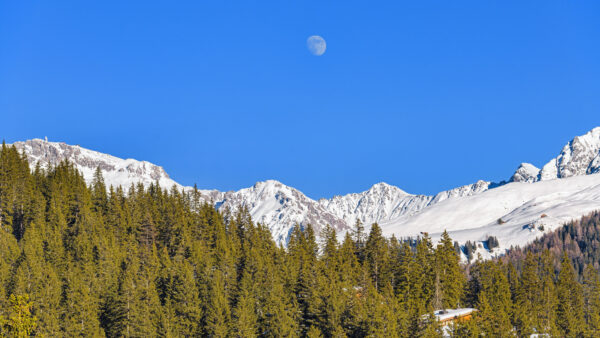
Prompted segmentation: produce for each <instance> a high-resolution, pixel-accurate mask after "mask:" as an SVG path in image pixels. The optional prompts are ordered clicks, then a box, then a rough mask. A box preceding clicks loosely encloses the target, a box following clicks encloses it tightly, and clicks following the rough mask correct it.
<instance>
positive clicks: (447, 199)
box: [15, 128, 600, 245]
mask: <svg viewBox="0 0 600 338" xmlns="http://www.w3.org/2000/svg"><path fill="white" fill-rule="evenodd" d="M15 146H16V147H17V148H19V149H20V150H22V151H24V153H25V154H26V155H27V157H28V159H29V161H30V163H32V164H35V163H39V164H41V165H43V166H53V165H56V164H58V163H60V162H61V161H63V160H69V161H71V162H72V163H74V165H75V166H76V167H77V168H78V169H79V170H80V171H81V172H82V174H83V176H84V177H85V179H86V180H87V181H88V182H91V180H92V178H93V175H94V172H95V170H96V168H100V169H101V170H102V173H103V175H104V179H105V181H106V183H107V185H113V186H117V185H121V186H123V187H125V188H127V187H129V186H131V185H132V184H137V183H142V184H144V185H146V186H147V185H150V184H151V183H158V184H159V185H160V186H161V187H162V188H164V189H171V188H172V187H173V186H175V187H176V188H177V189H181V190H187V191H189V190H191V189H192V188H191V187H184V186H182V185H180V184H178V183H177V182H175V181H174V180H172V179H171V178H169V176H168V175H167V173H166V172H165V170H164V169H163V168H162V167H160V166H157V165H154V164H152V163H149V162H145V161H137V160H133V159H120V158H117V157H114V156H110V155H107V154H103V153H99V152H96V151H92V150H88V149H85V148H81V147H79V146H71V145H67V144H65V143H55V142H47V141H43V140H39V139H34V140H29V141H25V142H16V143H15ZM596 172H600V128H595V129H593V130H592V131H590V132H589V133H587V134H585V135H583V136H579V137H575V138H574V139H573V140H572V141H571V142H569V143H568V144H567V145H566V146H565V147H564V148H563V150H562V152H561V153H560V155H559V156H558V157H556V158H555V159H553V160H551V161H550V162H548V164H546V165H545V166H544V167H543V168H542V169H541V170H540V169H538V168H536V167H535V166H533V165H531V164H529V163H522V164H521V165H520V166H519V168H518V169H517V171H516V172H515V173H514V175H513V176H512V177H511V178H510V182H527V183H534V182H538V181H546V180H552V179H558V178H567V177H572V176H584V175H588V174H593V173H596ZM507 185H510V186H514V185H512V184H510V183H509V184H505V183H504V182H503V183H501V184H494V183H491V182H487V181H481V180H480V181H477V182H476V183H473V184H469V185H465V186H462V187H458V188H454V189H451V190H447V191H442V192H440V193H438V194H436V195H434V196H428V195H413V194H409V193H407V192H405V191H403V190H402V189H400V188H398V187H395V186H392V185H389V184H386V183H377V184H375V185H373V186H372V187H371V188H370V189H368V190H366V191H363V192H360V193H352V194H347V195H344V196H334V197H333V198H329V199H325V198H323V199H320V200H318V201H315V200H313V199H311V198H309V197H307V196H306V195H304V194H303V193H302V192H300V191H299V190H297V189H294V188H292V187H289V186H286V185H284V184H282V183H281V182H277V181H273V180H269V181H265V182H258V183H256V184H255V185H254V186H252V187H250V188H246V189H241V190H238V191H228V192H221V191H218V190H201V191H200V193H201V194H202V197H203V199H204V200H205V201H208V202H210V203H213V204H214V205H215V207H216V208H217V209H218V210H221V211H224V210H227V209H229V210H236V209H238V208H240V207H246V208H247V209H248V210H249V212H250V214H251V216H252V218H253V219H254V220H255V221H257V222H260V223H262V224H264V225H266V226H267V227H269V228H270V229H271V232H272V234H273V237H274V239H275V240H276V241H277V242H278V243H280V244H283V245H285V244H286V243H287V240H288V238H289V234H290V233H291V230H292V228H293V226H294V225H295V224H300V225H307V224H312V225H313V226H314V228H315V230H316V231H317V233H318V232H319V231H320V230H321V229H322V228H323V227H324V226H325V225H327V224H330V225H332V226H333V227H334V228H335V229H336V230H337V231H338V232H339V233H343V232H345V231H347V230H349V229H351V228H352V226H353V225H354V223H355V222H356V220H357V219H359V220H361V221H362V222H363V223H364V224H365V225H367V226H368V225H370V224H372V223H374V222H377V223H381V224H388V225H390V226H391V225H394V224H395V225H398V226H400V225H403V224H411V226H410V229H408V230H407V228H406V227H404V226H402V227H401V228H402V229H403V231H404V232H405V234H407V233H409V232H411V231H414V232H415V234H418V233H419V231H420V230H419V229H416V228H415V229H412V228H413V227H414V226H413V225H412V224H413V223H414V222H413V223H411V222H412V221H411V220H417V219H418V220H427V221H420V222H417V223H418V225H419V227H420V228H423V229H426V228H427V227H430V226H433V224H434V222H433V221H432V220H430V218H431V219H434V218H435V217H438V216H437V212H436V213H434V212H433V210H445V209H444V207H445V206H448V205H461V203H463V202H461V201H463V200H464V203H467V201H469V200H470V201H474V200H478V198H479V197H481V198H484V197H486V196H491V195H494V193H492V194H491V195H490V193H486V191H489V190H491V191H490V192H495V191H497V189H501V190H500V191H504V189H508V188H507V187H506V186H507ZM526 186H527V185H526ZM495 187H501V188H495ZM492 188H494V189H492ZM511 189H513V188H510V189H508V190H511ZM519 189H522V188H519ZM523 189H524V188H523ZM511 191H512V190H511ZM515 191H517V192H518V189H516V190H515ZM484 193H485V194H484ZM518 194H520V193H518ZM518 194H517V195H518ZM511 196H512V195H511ZM474 197H477V198H475V199H473V198H474ZM513 197H514V196H513ZM502 198H507V197H502ZM551 200H552V201H554V199H551ZM591 200H593V199H591ZM515 201H516V202H515V205H517V204H518V203H525V202H527V201H521V200H520V199H518V198H517V199H515ZM495 203H498V205H502V204H503V203H505V202H503V201H497V202H495ZM536 203H537V204H536V206H539V205H540V204H539V201H538V202H536ZM534 204H535V203H534ZM465 205H466V204H465ZM519 205H520V204H519ZM484 206H486V207H487V205H483V204H482V205H481V207H484ZM478 207H479V206H478ZM511 207H512V206H508V205H507V206H506V207H504V209H502V210H500V211H498V213H502V212H505V211H506V212H510V210H511V209H510V208H511ZM450 211H453V212H454V210H453V209H452V210H450ZM450 211H448V210H445V211H444V212H445V214H444V215H445V216H443V217H442V218H443V219H442V220H441V221H442V222H450V221H451V218H450V216H448V215H452V213H451V212H450ZM495 212H496V211H495ZM428 214H433V215H434V216H435V217H433V216H432V217H430V218H426V216H427V215H428ZM440 217H441V216H440ZM528 217H529V216H528ZM537 217H539V215H538V216H537ZM453 222H454V223H456V222H459V223H460V222H462V219H456V220H454V221H453ZM417 223H415V224H417ZM475 223H476V222H475ZM446 226H447V225H446ZM391 228H397V227H395V226H392V227H390V229H391ZM398 229H400V228H398Z"/></svg>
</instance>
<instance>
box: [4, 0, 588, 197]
mask: <svg viewBox="0 0 600 338" xmlns="http://www.w3.org/2000/svg"><path fill="white" fill-rule="evenodd" d="M311 35H321V36H323V37H324V38H325V39H326V40H327V51H326V53H325V54H324V55H323V56H314V55H311V54H310V53H309V52H308V50H307V48H306V39H307V38H308V37H309V36H311ZM0 121H1V124H0V130H1V131H2V132H1V135H0V136H2V137H3V138H4V139H5V140H6V141H7V142H13V141H17V140H25V139H30V138H34V137H38V138H43V137H44V136H48V138H49V139H50V140H52V141H63V142H67V143H71V144H80V145H81V146H83V147H87V148H91V149H94V150H98V151H102V152H106V153H110V154H113V155H116V156H120V157H131V158H136V159H143V160H148V161H151V162H154V163H156V164H159V165H162V166H163V167H165V169H166V170H167V172H168V173H169V174H170V175H171V177H172V178H174V179H175V180H177V181H179V182H180V183H183V184H186V185H191V184H194V183H197V184H198V186H199V187H201V188H216V189H221V190H229V189H239V188H242V187H247V186H250V185H252V184H253V183H254V182H255V181H258V180H265V179H271V178H272V179H278V180H280V181H282V182H283V183H285V184H288V185H291V186H294V187H296V188H299V189H300V190H302V191H304V192H305V193H306V194H307V195H308V196H310V197H313V198H319V197H329V196H332V195H334V194H343V193H348V192H356V191H362V190H366V189H367V188H368V187H369V186H371V185H372V184H374V183H376V182H380V181H385V182H388V183H390V184H394V185H397V186H399V187H401V188H403V189H404V190H406V191H408V192H412V193H427V194H431V193H435V192H437V191H440V190H443V189H448V188H452V187H455V186H458V185H463V184H468V183H472V182H474V181H475V180H477V179H487V180H495V181H499V180H502V179H505V178H508V177H509V176H510V175H511V173H512V172H513V171H514V169H516V167H517V166H518V164H519V163H520V162H524V161H527V162H532V163H534V164H536V165H538V166H539V165H541V164H543V163H545V162H546V161H547V160H548V159H550V158H551V157H554V156H556V154H557V153H558V152H559V151H560V149H561V147H562V146H563V145H564V144H565V143H566V142H567V141H568V140H570V139H571V138H572V137H573V136H575V135H579V134H582V133H585V132H586V131H587V130H589V129H591V128H593V127H595V126H598V125H600V2H598V1H549V0H543V1H480V0H477V1H452V2H451V1H427V0H423V1H410V2H404V1H402V2H401V1H389V2H379V1H360V2H354V1H340V2H328V1H175V2H174V1H160V2H158V1H137V2H136V1H101V2H97V3H92V2H89V1H2V0H0Z"/></svg>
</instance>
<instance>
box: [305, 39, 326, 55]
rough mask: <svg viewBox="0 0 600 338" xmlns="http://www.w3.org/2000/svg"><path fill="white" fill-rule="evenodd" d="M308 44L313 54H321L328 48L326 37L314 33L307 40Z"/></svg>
mask: <svg viewBox="0 0 600 338" xmlns="http://www.w3.org/2000/svg"><path fill="white" fill-rule="evenodd" d="M306 46H307V47H308V50H309V51H310V53H311V54H312V55H316V56H321V55H323V53H325V49H327V43H326V42H325V39H323V38H322V37H320V36H318V35H313V36H311V37H309V38H308V39H307V40H306Z"/></svg>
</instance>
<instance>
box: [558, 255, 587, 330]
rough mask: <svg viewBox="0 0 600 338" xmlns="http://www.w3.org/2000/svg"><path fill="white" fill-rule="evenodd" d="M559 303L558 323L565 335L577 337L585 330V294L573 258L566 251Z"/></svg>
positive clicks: (560, 277) (559, 284)
mask: <svg viewBox="0 0 600 338" xmlns="http://www.w3.org/2000/svg"><path fill="white" fill-rule="evenodd" d="M556 292H557V296H558V305H557V308H556V315H557V317H556V323H557V326H558V328H559V329H560V331H561V334H562V335H564V336H565V337H577V336H580V335H582V334H583V332H584V317H583V309H584V304H583V298H582V296H583V294H582V290H581V286H580V285H579V283H578V282H577V279H576V276H575V270H574V269H573V266H572V265H571V260H570V259H569V257H568V256H567V254H566V253H565V254H564V255H563V260H562V263H561V268H560V273H559V275H558V284H557V286H556Z"/></svg>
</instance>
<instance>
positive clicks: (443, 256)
mask: <svg viewBox="0 0 600 338" xmlns="http://www.w3.org/2000/svg"><path fill="white" fill-rule="evenodd" d="M435 276H436V277H435V284H436V285H435V295H434V299H435V300H436V301H435V308H437V309H447V308H457V307H459V304H460V300H461V298H462V296H463V295H462V293H463V288H464V284H465V277H464V275H463V273H462V271H461V268H460V257H459V256H458V254H457V253H456V251H455V250H454V244H453V243H452V239H451V238H450V236H449V235H448V232H446V231H444V232H443V234H442V237H441V239H440V243H439V244H438V246H437V248H436V251H435Z"/></svg>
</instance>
